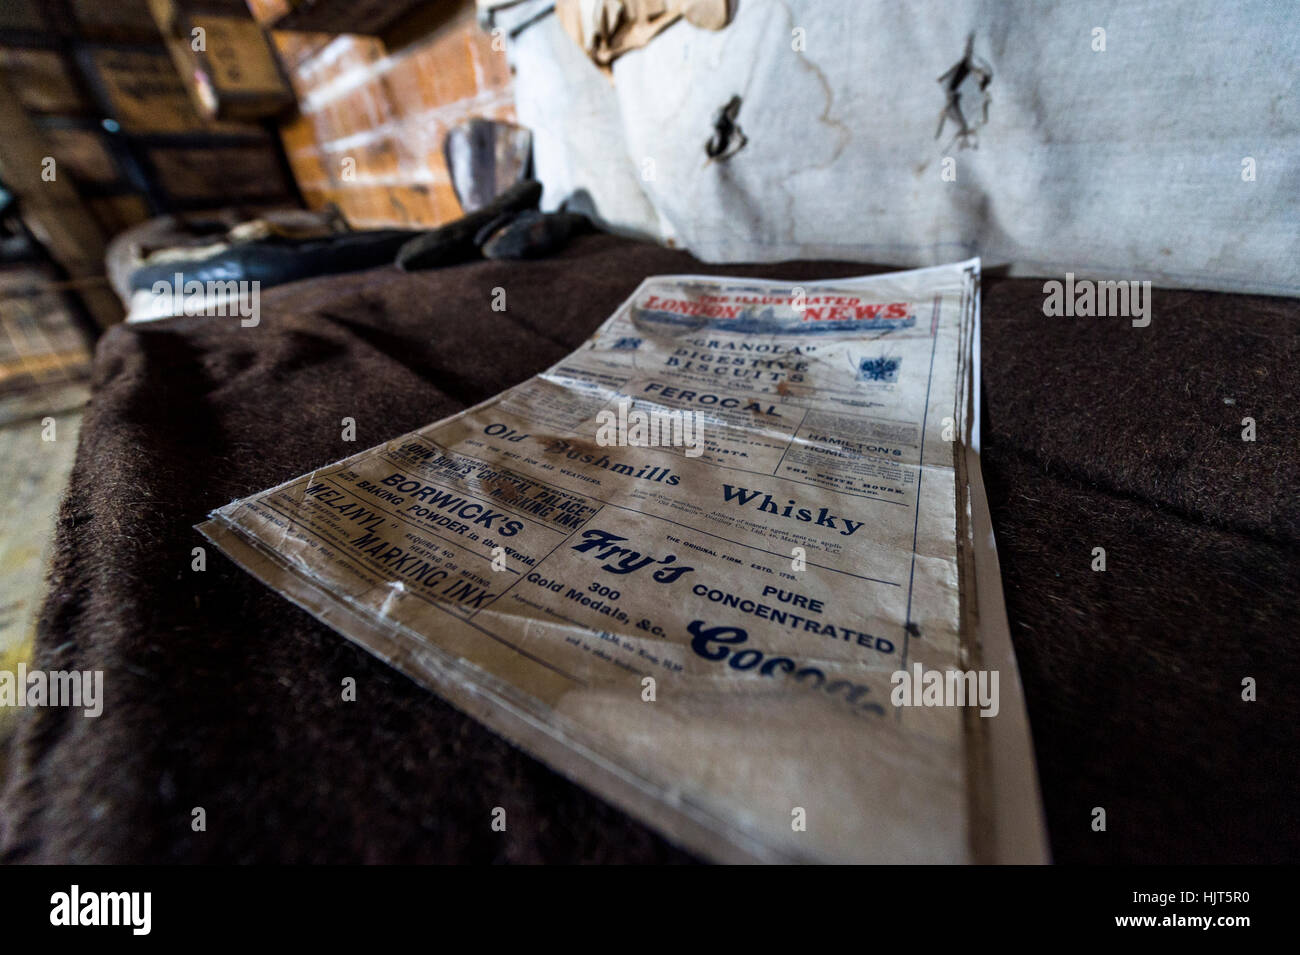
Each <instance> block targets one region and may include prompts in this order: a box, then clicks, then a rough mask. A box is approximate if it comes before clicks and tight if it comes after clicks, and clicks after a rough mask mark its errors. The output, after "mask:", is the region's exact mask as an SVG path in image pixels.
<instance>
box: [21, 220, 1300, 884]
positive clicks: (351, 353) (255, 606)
mask: <svg viewBox="0 0 1300 955" xmlns="http://www.w3.org/2000/svg"><path fill="white" fill-rule="evenodd" d="M868 271H873V270H872V269H866V268H863V267H862V266H861V265H852V264H843V263H824V262H815V263H810V262H804V263H787V264H784V265H777V266H762V267H758V266H727V267H710V266H706V265H702V264H701V263H699V262H697V261H695V260H693V259H692V258H691V257H690V256H688V255H686V254H684V253H681V252H674V251H671V250H668V249H661V248H657V247H653V246H648V245H642V244H636V243H632V242H629V241H625V240H621V239H616V238H613V237H610V236H588V237H584V238H582V239H580V240H578V241H576V242H575V243H574V244H572V245H571V246H570V247H569V248H568V249H566V250H565V251H564V252H563V253H562V254H560V255H557V256H556V257H554V258H550V259H547V260H544V261H536V262H523V263H503V262H489V261H484V262H477V263H472V264H468V265H463V266H457V267H454V268H448V269H444V270H438V271H428V272H416V273H410V274H406V273H402V272H400V271H398V270H397V269H396V268H392V267H389V268H381V269H375V270H371V271H367V272H361V273H355V274H351V275H343V276H336V277H329V278H321V279H313V280H309V281H305V282H300V283H296V284H293V285H287V286H282V287H279V288H275V289H271V290H268V291H267V292H266V293H265V294H264V295H263V298H262V316H261V324H260V325H259V326H258V327H256V328H251V329H246V328H241V327H239V323H238V321H237V320H233V319H221V318H202V317H196V318H178V319H168V320H164V321H159V322H155V323H152V324H147V325H139V326H132V327H126V326H119V327H116V328H114V329H112V330H111V331H110V332H109V333H108V334H106V335H105V336H104V338H103V340H102V341H101V342H100V344H99V347H98V351H97V353H96V356H95V362H94V389H95V390H94V398H93V403H92V405H91V407H90V409H89V412H88V414H87V416H86V419H85V423H84V426H83V429H82V435H81V444H80V448H79V451H78V454H77V463H76V468H75V471H74V473H73V475H72V479H71V484H70V487H69V489H68V494H67V498H66V501H65V503H64V505H63V510H62V513H61V516H60V519H59V525H58V536H57V542H56V550H55V559H54V567H53V580H52V591H51V595H50V597H49V600H48V603H47V605H46V607H45V610H44V615H43V619H42V622H41V626H40V631H39V635H38V643H37V648H36V655H35V660H34V661H33V663H32V665H33V666H35V667H41V668H45V669H78V670H81V669H101V670H103V671H104V673H105V696H106V700H105V706H104V713H103V715H102V716H101V717H100V718H99V719H86V718H84V717H83V716H82V715H81V714H80V711H72V710H66V709H64V710H60V709H31V710H26V711H24V712H23V714H22V717H21V721H20V724H21V725H20V729H19V731H18V737H17V739H16V742H15V744H14V750H13V752H12V754H11V755H12V772H13V778H12V779H11V783H10V786H9V788H8V790H7V793H6V794H5V796H4V798H3V802H0V827H2V828H0V845H2V847H3V848H2V849H0V853H2V855H0V858H3V860H4V861H7V862H272V861H274V862H399V861H419V862H566V861H581V862H677V861H686V860H688V859H689V858H690V857H689V856H688V855H686V854H685V853H683V852H681V851H679V850H678V849H676V848H674V847H673V846H672V845H670V844H668V843H667V842H666V841H664V840H663V839H661V838H660V837H658V836H657V835H656V834H655V833H653V832H652V831H650V830H648V829H647V828H646V827H644V826H642V825H641V824H639V823H637V822H635V821H633V820H631V819H629V818H628V817H627V816H626V815H624V814H623V813H621V812H619V811H618V810H616V809H614V808H612V807H610V806H609V805H607V804H605V803H603V802H601V801H600V800H598V799H596V798H595V797H593V796H591V795H589V794H588V793H587V792H585V791H584V790H583V789H582V788H581V787H580V786H577V785H574V784H573V783H571V782H569V781H567V780H566V779H564V778H562V777H561V776H559V775H557V774H556V773H554V772H552V771H550V770H549V769H547V768H546V767H544V766H542V765H540V764H539V763H537V762H536V761H535V760H533V759H531V758H530V757H528V756H526V755H524V754H523V753H521V752H520V751H518V750H516V749H515V748H513V747H512V746H510V745H509V744H507V743H505V742H504V741H502V740H501V739H499V738H498V737H496V736H494V735H493V734H492V733H491V732H489V731H487V730H486V729H484V728H482V727H481V726H480V725H478V724H477V723H475V722H474V721H473V720H471V719H468V718H466V717H464V716H462V715H460V714H459V713H458V712H457V711H455V710H454V709H452V708H451V707H450V706H448V705H447V704H445V703H443V702H442V701H441V700H440V699H438V698H437V697H436V696H434V695H432V694H429V693H427V692H425V691H424V690H422V689H420V688H419V687H417V686H416V685H415V684H413V683H412V682H411V681H409V680H408V679H406V678H405V677H403V676H402V675H400V674H399V673H397V672H395V671H393V670H391V669H389V668H388V667H386V666H385V665H384V664H382V663H380V662H379V661H378V660H376V659H374V658H372V657H371V656H370V655H369V654H367V653H366V652H365V651H363V650H361V649H359V648H358V647H356V646H355V645H353V644H352V643H350V642H348V641H347V640H345V639H344V638H342V637H340V636H339V635H337V634H336V633H335V632H333V631H332V630H330V629H329V628H327V627H325V626H323V625H321V624H319V623H317V622H315V621H314V620H313V619H312V618H311V617H309V616H308V615H307V614H306V613H305V612H303V611H301V610H299V609H297V608H296V607H294V606H293V605H291V604H290V603H289V602H288V601H286V600H284V599H283V598H281V597H279V596H277V595H276V594H274V593H272V592H271V591H270V590H268V589H267V588H266V587H264V586H262V585H261V584H259V583H258V582H256V581H255V580H254V579H253V578H252V577H250V576H248V575H247V574H245V573H243V572H242V571H240V570H238V569H236V568H235V567H234V566H233V565H232V564H231V563H230V562H229V561H228V560H226V559H225V558H224V557H223V556H222V555H221V554H220V553H218V552H217V551H216V550H215V549H213V548H211V547H208V549H207V570H206V571H204V572H195V571H193V570H191V561H192V559H193V558H192V556H191V551H192V549H193V548H195V547H197V546H200V545H202V544H204V543H205V542H204V541H203V540H202V538H201V537H200V536H199V535H198V534H197V533H196V532H195V531H194V530H193V525H194V524H195V523H197V522H199V521H201V520H202V519H203V518H204V517H205V515H206V514H207V513H208V512H209V511H210V510H212V509H213V508H215V507H217V506H219V505H222V504H225V503H226V502H228V501H230V500H232V499H235V498H238V497H242V496H244V495H247V494H249V493H252V492H254V491H259V490H262V489H264V488H267V487H270V486H272V485H275V484H278V483H280V482H282V481H285V480H287V479H289V478H292V477H295V476H297V475H299V474H301V473H303V472H304V471H306V470H308V469H310V468H313V467H317V466H320V465H324V464H327V463H329V462H331V461H334V460H337V459H339V458H341V457H344V456H345V455H347V454H351V453H353V452H355V451H357V450H359V449H361V448H364V447H367V446H370V445H372V444H375V443H377V442H379V441H382V440H384V439H387V438H390V437H393V436H395V435H399V434H402V433H404V432H406V431H409V430H411V429H414V428H416V427H418V426H420V425H423V424H426V423H428V422H431V421H434V420H436V419H439V418H442V417H444V416H446V415H450V414H453V413H454V412H457V411H459V410H461V409H462V408H465V407H466V406H469V405H472V404H474V403H476V402H479V401H481V400H483V399H485V398H487V397H489V396H491V395H493V394H495V393H496V392H498V391H500V390H502V389H504V388H506V387H507V386H509V385H512V384H514V383H516V382H519V381H521V380H523V379H525V378H527V377H528V376H530V375H532V374H534V373H536V372H538V371H541V370H542V369H544V368H545V367H547V366H548V365H550V364H551V363H553V362H555V361H556V360H558V359H559V358H561V357H562V356H564V355H565V354H566V353H568V352H569V351H570V350H572V349H573V348H574V347H575V346H577V345H578V344H579V343H581V342H582V341H583V339H584V338H585V337H586V336H587V335H588V334H589V333H590V332H591V331H592V330H594V329H595V328H596V326H597V325H598V324H599V323H600V322H601V321H602V320H603V319H604V318H605V317H606V316H607V315H609V313H610V312H611V311H612V310H613V309H614V308H615V307H616V306H617V305H618V304H619V303H620V302H621V301H622V300H623V299H624V298H625V297H626V296H627V295H628V294H629V293H630V292H631V291H632V290H633V289H634V288H635V286H636V285H637V283H638V282H639V281H640V280H641V279H642V278H643V277H645V276H646V275H650V274H653V273H672V272H693V273H713V274H740V275H753V276H771V277H778V278H788V279H793V280H812V279H817V278H826V277H835V276H845V275H851V274H861V273H864V272H868ZM874 271H880V270H874ZM496 288H502V289H505V291H506V295H507V306H508V307H507V310H506V311H505V312H496V311H493V310H492V308H491V303H492V299H493V290H494V289H496ZM1043 298H1044V296H1043V287H1042V282H1041V281H1029V280H1016V281H1012V280H1005V279H999V278H993V277H988V276H986V279H985V285H984V296H983V355H984V361H983V377H984V389H985V390H984V455H983V470H984V476H985V480H986V482H987V485H988V491H989V496H990V505H991V509H992V516H993V524H994V528H995V531H996V533H997V543H998V550H999V554H1000V557H1001V562H1002V571H1003V586H1004V589H1005V593H1006V602H1007V609H1008V613H1009V616H1010V621H1011V630H1012V636H1013V638H1014V641H1015V645H1016V652H1017V654H1018V656H1019V660H1020V666H1021V670H1022V675H1023V680H1024V686H1025V694H1026V698H1027V703H1028V709H1029V718H1030V724H1031V728H1032V731H1033V735H1034V742H1035V749H1036V752H1037V756H1038V764H1039V771H1040V776H1041V782H1042V788H1043V796H1044V801H1045V805H1046V810H1047V821H1048V826H1049V835H1050V839H1051V845H1052V850H1053V854H1054V857H1055V859H1056V861H1058V862H1183V861H1189V862H1202V861H1221V862H1239V861H1284V860H1286V861H1295V860H1296V859H1298V858H1300V824H1298V823H1297V799H1296V793H1297V791H1300V761H1298V760H1297V759H1296V752H1297V749H1298V747H1297V743H1298V738H1300V694H1297V692H1296V687H1297V686H1300V651H1298V650H1297V646H1296V636H1297V620H1298V619H1300V472H1298V465H1300V428H1298V427H1297V422H1296V412H1295V409H1294V407H1293V405H1294V402H1295V401H1296V400H1297V399H1300V303H1298V302H1295V301H1291V300H1285V299H1277V298H1265V297H1249V296H1236V295H1219V294H1204V293H1196V292H1175V291H1163V290H1160V289H1157V290H1155V292H1154V300H1153V310H1152V322H1151V325H1150V326H1149V327H1147V328H1144V329H1137V328H1132V327H1131V326H1130V324H1129V322H1128V320H1127V319H1123V318H1105V319H1102V318H1047V317H1045V316H1044V315H1043V310H1042V306H1043ZM344 417H352V418H354V419H355V420H356V436H357V440H356V443H353V444H348V443H345V442H343V441H342V440H341V432H342V425H341V421H342V419H343V418H344ZM1244 417H1251V418H1253V419H1254V420H1255V422H1256V434H1257V440H1256V441H1254V442H1246V441H1243V440H1242V428H1243V426H1242V419H1243V418H1244ZM1094 547H1104V548H1105V549H1106V554H1107V565H1108V569H1107V570H1106V572H1104V573H1097V572H1094V571H1093V570H1092V569H1091V563H1092V550H1093V548H1094ZM345 677H354V678H355V679H356V681H357V701H356V702H355V703H345V702H343V701H342V699H341V693H340V685H341V681H342V680H343V679H344V678H345ZM1246 677H1253V678H1254V679H1255V681H1256V683H1257V687H1258V689H1257V694H1258V699H1257V701H1256V702H1253V703H1251V702H1244V701H1243V700H1242V698H1241V688H1242V680H1243V679H1244V678H1246ZM494 806H503V807H506V808H507V810H508V814H509V820H510V825H509V829H508V831H507V832H505V833H497V832H493V831H492V830H491V828H490V826H489V824H488V823H489V821H490V813H491V810H492V807H494ZM1096 806H1101V807H1104V808H1105V809H1106V813H1107V831H1106V832H1094V831H1092V828H1091V825H1090V824H1091V821H1092V809H1093V807H1096ZM195 807H202V808H203V809H204V810H205V813H206V820H207V829H206V831H205V832H194V831H193V830H192V828H191V818H192V817H191V813H192V810H193V809H194V808H195Z"/></svg>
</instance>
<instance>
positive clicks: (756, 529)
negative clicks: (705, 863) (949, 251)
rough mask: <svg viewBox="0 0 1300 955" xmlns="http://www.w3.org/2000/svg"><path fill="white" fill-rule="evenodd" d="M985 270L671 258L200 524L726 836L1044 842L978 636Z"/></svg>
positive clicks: (419, 675)
mask: <svg viewBox="0 0 1300 955" xmlns="http://www.w3.org/2000/svg"><path fill="white" fill-rule="evenodd" d="M978 288H979V261H978V260H970V261H967V262H962V263H957V264H954V265H949V266H940V267H935V268H928V269H921V270H916V271H911V272H899V273H893V274H888V275H880V276H873V277H868V278H860V279H847V280H835V281H829V282H825V283H805V284H803V285H796V284H794V283H790V282H780V281H766V280H755V279H728V278H717V277H710V278H706V277H697V276H658V277H653V278H650V279H647V280H646V281H644V282H643V283H642V284H641V285H640V286H639V287H638V288H637V289H636V291H635V292H634V293H633V294H632V296H631V297H630V298H629V299H628V300H627V301H626V302H624V303H623V305H621V306H620V307H619V309H618V310H617V311H616V312H615V313H614V315H613V316H611V317H610V318H609V319H608V320H607V321H606V322H605V323H604V324H603V325H602V326H601V327H600V328H599V329H598V330H597V331H596V333H595V334H594V335H593V336H592V337H591V338H590V339H589V340H588V341H587V342H586V343H584V345H583V346H582V347H580V348H579V349H578V350H577V351H575V352H573V353H572V354H571V355H569V356H568V357H567V358H566V359H564V360H563V361H561V362H560V363H558V364H557V365H555V366H554V367H552V368H550V369H549V370H548V371H546V372H545V373H543V374H540V375H537V376H536V377H534V378H532V379H530V380H528V381H526V382H523V383H522V384H519V385H517V386H515V387H512V388H510V389H509V390H507V391H505V392H503V393H502V394H500V395H498V396H497V397H495V398H493V399H491V400H489V401H486V402H484V403H482V404H480V405H478V406H476V407H474V408H471V409H469V410H467V411H465V412H462V413H461V414H458V415H456V416H454V417H451V418H448V419H446V420H444V421H440V422H437V423H435V424H431V425H429V426H428V427H425V428H422V429H420V430H419V431H416V432H413V433H411V434H406V435H402V436H400V437H396V438H393V439H392V440H390V441H388V442H386V443H384V444H382V445H380V446H378V447H375V448H371V449H370V450H368V451H364V452H362V453H360V454H357V455H355V456H353V457H350V458H348V459H346V460H343V461H340V462H338V463H336V464H333V465H331V466H329V467H325V468H321V469H319V470H316V471H313V472H312V473H310V474H305V475H303V476H302V477H300V478H298V479H296V480H292V481H289V482H287V483H285V484H283V485H281V486H279V487H276V488H272V489H270V490H267V491H264V492H262V493H260V494H256V495H254V496H252V497H249V498H247V499H244V500H241V501H236V502H234V503H232V504H229V505H227V506H225V507H222V508H221V509H219V510H218V511H216V512H214V513H213V514H212V515H211V519H210V520H209V521H208V522H206V523H205V524H204V525H202V527H201V530H202V531H203V532H204V533H205V534H206V535H208V536H209V537H210V538H211V539H212V540H213V541H214V542H215V543H217V544H218V545H219V546H220V547H221V548H222V549H223V550H225V551H226V552H227V553H228V554H229V555H230V556H231V557H232V558H233V559H234V560H236V561H237V562H238V563H239V564H241V565H242V566H243V567H245V568H246V569H247V570H249V571H250V572H252V573H253V574H255V575H257V576H258V577H259V578H261V579H262V580H264V581H265V582H266V583H267V584H269V585H270V586H272V587H274V588H276V589H277V590H278V591H280V592H281V593H283V594H284V595H285V596H286V597H288V598H289V599H291V600H293V601H294V602H295V603H297V604H299V605H300V606H302V607H304V608H306V609H307V610H309V611H310V612H312V613H313V614H315V615H316V616H317V617H318V618H319V619H321V620H322V621H324V622H325V623H327V624H329V625H330V626H332V627H334V628H335V629H337V630H339V631H340V632H341V633H342V634H343V635H344V636H346V637H348V638H350V639H352V640H354V641H356V642H358V643H359V644H361V645H362V646H364V647H365V648H367V649H368V650H370V651H371V652H372V653H375V654H376V655H378V656H379V657H381V658H382V659H384V660H386V661H388V662H389V663H391V664H392V665H393V666H395V667H397V668H399V669H400V670H402V671H403V672H405V673H406V674H408V675H409V676H411V677H412V678H413V679H415V680H417V681H418V682H420V683H422V684H423V685H425V686H427V687H429V688H431V689H433V690H434V691H436V692H438V693H440V694H442V695H443V696H445V697H446V698H447V699H449V700H450V701H452V702H453V703H454V704H456V705H457V706H459V707H460V708H461V709H463V710H464V711H466V712H468V713H470V714H472V715H473V716H475V717H477V718H479V719H481V720H482V721H484V722H485V723H487V724H488V725H489V726H490V727H492V728H493V729H495V730H496V731H497V732H499V733H501V734H503V735H505V736H506V737H507V738H509V739H511V740H513V741H514V742H515V743H517V744H518V745H520V746H522V747H523V748H525V749H526V750H528V751H530V752H532V753H533V754H534V755H536V756H538V757H539V758H541V759H543V760H545V761H546V762H548V763H549V764H550V765H552V766H554V767H555V768H557V769H558V770H560V771H561V772H563V773H565V774H566V775H568V776H569V777H570V778H573V779H575V780H576V781H578V782H580V783H582V784H583V785H585V786H587V787H588V788H590V789H592V790H593V791H595V792H597V793H598V794H600V795H602V796H604V797H605V798H608V799H610V800H611V801H613V802H615V803H617V804H618V805H620V806H622V807H623V808H625V809H627V810H628V811H630V812H632V813H634V814H636V815H638V816H639V817H641V818H643V819H645V820H647V821H648V822H649V823H650V824H652V825H654V826H656V827H658V828H659V829H660V830H661V831H663V832H664V833H665V834H667V835H668V836H669V837H670V838H672V839H674V840H676V841H678V842H680V843H683V844H685V845H687V846H689V847H691V848H693V849H695V850H696V851H699V852H701V853H703V854H704V855H706V856H707V857H709V858H712V859H716V860H721V861H771V862H777V861H817V862H861V861H869V862H972V861H999V860H1002V859H1006V858H1015V859H1017V860H1018V861H1042V858H1041V857H1042V845H1043V843H1042V840H1041V838H1040V834H1039V828H1040V826H1041V821H1040V816H1039V810H1038V808H1037V799H1036V792H1037V790H1036V788H1035V786H1036V783H1035V782H1034V770H1033V760H1032V755H1031V753H1030V751H1029V746H1028V732H1027V728H1025V727H1024V711H1023V701H1022V698H1021V695H1020V690H1019V683H1018V679H1017V678H1016V675H1015V672H1014V657H1013V656H1012V655H1011V652H1010V642H1009V639H1005V638H1000V639H1001V642H1000V643H998V644H997V654H998V655H999V656H1000V659H1001V660H1002V663H1001V665H1000V667H999V668H998V669H990V668H989V667H987V666H985V665H984V663H983V662H982V658H983V656H984V654H983V652H982V644H981V638H980V636H979V632H978V631H979V626H980V619H981V616H984V617H988V618H990V619H994V618H996V614H989V613H988V610H989V608H990V607H992V608H993V610H995V611H996V612H997V613H1001V612H1002V611H1001V590H1000V584H999V582H998V580H997V578H996V564H994V565H993V568H994V569H993V571H992V573H991V574H988V573H986V576H988V577H990V579H989V580H988V581H986V582H985V583H986V586H984V587H981V588H979V591H980V594H981V596H979V597H977V594H976V592H977V587H976V575H977V574H978V573H980V572H982V571H981V568H980V566H979V560H980V556H979V555H980V551H981V547H982V542H981V541H980V540H977V538H976V535H975V532H974V530H973V527H974V524H975V523H977V521H975V519H974V517H975V515H974V514H973V512H972V499H971V496H970V493H969V491H970V475H969V471H970V469H971V468H972V467H974V469H975V470H976V471H977V470H978V459H977V458H973V457H969V456H968V455H967V454H966V453H965V452H966V451H967V450H969V448H970V445H971V440H972V430H973V423H974V422H975V421H976V420H977V418H976V414H975V413H974V412H973V400H974V399H975V398H976V397H977V396H978V387H977V385H976V384H975V378H974V374H975V373H974V372H973V371H972V355H973V354H975V349H976V348H977V316H978ZM974 506H975V510H977V511H978V510H979V509H980V508H981V507H982V496H981V497H978V498H977V500H976V502H975V505H974ZM985 536H986V537H987V538H988V541H989V542H991V533H988V534H986V535H985ZM981 600H983V601H985V603H986V606H985V607H984V608H983V609H982V610H981V608H980V606H979V604H980V601H981ZM994 605H996V606H994ZM1002 627H1003V629H1005V623H1004V622H1003V623H1002ZM1008 668H1010V672H1008ZM1000 721H1007V722H1005V723H1003V725H1004V726H1011V727H1013V728H1015V727H1020V729H1019V730H1018V731H1016V732H1013V733H1011V734H1010V740H1011V741H1010V742H1005V739H1006V738H1007V737H1008V734H1006V733H1003V734H1002V735H1001V737H999V735H998V734H996V733H993V732H991V728H992V727H993V726H994V725H995V724H998V723H999V722H1000ZM999 739H1003V740H1004V742H1001V743H1000V742H999ZM991 747H1001V748H1002V749H1003V750H1004V752H1002V753H1001V754H1000V755H999V754H995V753H992V752H991V751H990V748H991ZM1008 753H1009V754H1010V755H1009V756H1008ZM999 776H1001V778H1002V780H1004V781H1005V786H1003V783H1000V782H999V779H998V777H999ZM1004 792H1005V795H1004V794H1003V793H1004ZM999 807H1001V808H1002V810H1003V811H999ZM1007 807H1013V808H1014V809H1015V811H1006V808H1007ZM1017 807H1018V808H1017ZM1017 830H1019V831H1017ZM1015 845H1018V846H1020V847H1021V848H1020V849H1019V850H1013V849H1008V848H1006V847H1008V846H1015ZM1025 847H1027V848H1025Z"/></svg>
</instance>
